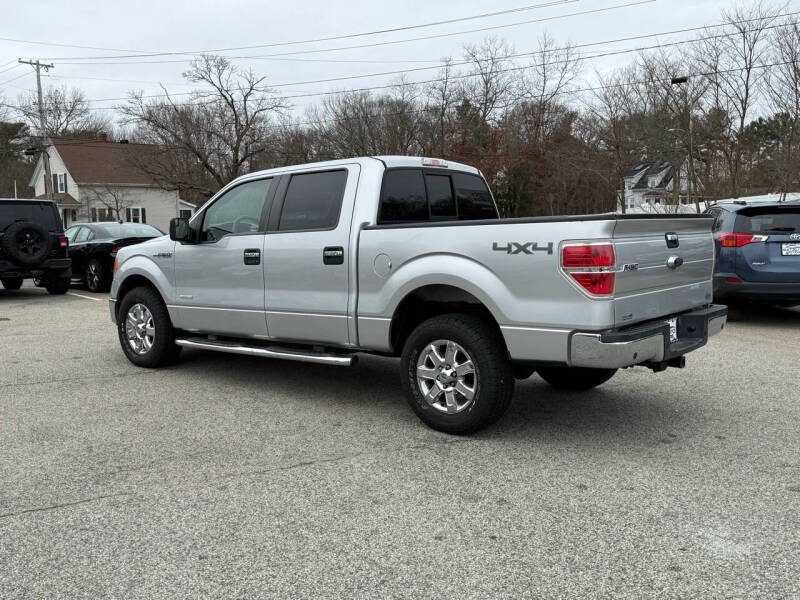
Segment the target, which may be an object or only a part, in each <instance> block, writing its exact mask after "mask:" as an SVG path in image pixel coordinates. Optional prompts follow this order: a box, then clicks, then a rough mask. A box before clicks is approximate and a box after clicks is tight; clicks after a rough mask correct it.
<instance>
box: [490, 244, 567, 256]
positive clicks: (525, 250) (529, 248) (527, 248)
mask: <svg viewBox="0 0 800 600" xmlns="http://www.w3.org/2000/svg"><path fill="white" fill-rule="evenodd" d="M492 250H494V251H496V252H505V253H506V254H533V253H534V252H547V253H548V254H552V253H553V242H548V243H547V246H541V247H540V246H539V242H508V243H506V245H505V246H501V245H500V244H498V243H497V242H493V243H492Z"/></svg>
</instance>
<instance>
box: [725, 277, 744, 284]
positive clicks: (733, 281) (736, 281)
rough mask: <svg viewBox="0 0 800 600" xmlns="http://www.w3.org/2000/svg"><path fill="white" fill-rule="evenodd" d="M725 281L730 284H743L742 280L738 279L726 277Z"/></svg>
mask: <svg viewBox="0 0 800 600" xmlns="http://www.w3.org/2000/svg"><path fill="white" fill-rule="evenodd" d="M725 281H727V282H728V283H742V280H741V279H739V278H738V277H726V278H725Z"/></svg>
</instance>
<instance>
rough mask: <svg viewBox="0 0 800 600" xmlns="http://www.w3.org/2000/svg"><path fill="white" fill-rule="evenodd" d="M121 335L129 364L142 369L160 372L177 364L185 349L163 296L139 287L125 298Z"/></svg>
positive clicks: (121, 308) (119, 322) (121, 309)
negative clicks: (159, 368)
mask: <svg viewBox="0 0 800 600" xmlns="http://www.w3.org/2000/svg"><path fill="white" fill-rule="evenodd" d="M117 334H118V336H119V343H120V345H121V346H122V351H123V352H124V353H125V356H127V357H128V360H129V361H131V362H132V363H133V364H135V365H136V366H139V367H146V368H151V369H152V368H156V367H162V366H165V365H169V364H172V363H173V362H175V360H177V358H178V355H179V354H180V352H181V347H180V346H176V345H175V332H174V330H173V328H172V321H171V320H170V318H169V312H167V307H166V305H165V304H164V301H163V300H162V299H161V296H159V295H158V292H156V291H155V290H154V289H153V288H150V287H137V288H134V289H132V290H131V291H129V292H128V293H127V294H125V296H124V297H123V298H122V301H121V302H120V305H119V312H118V313H117Z"/></svg>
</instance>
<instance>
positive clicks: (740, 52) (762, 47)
mask: <svg viewBox="0 0 800 600" xmlns="http://www.w3.org/2000/svg"><path fill="white" fill-rule="evenodd" d="M781 10H782V9H781V7H780V6H778V5H772V6H770V7H767V6H765V4H764V3H763V2H761V1H759V2H758V3H756V4H753V5H750V6H748V7H745V6H744V5H740V6H738V7H736V8H735V9H734V10H733V11H732V12H731V11H725V12H724V13H723V17H724V19H725V21H726V23H727V27H726V29H725V34H726V35H720V33H719V31H718V30H709V31H707V32H706V36H705V39H703V40H701V41H700V42H698V45H697V48H696V51H695V60H696V61H697V63H698V64H699V65H700V68H701V70H702V72H703V73H704V74H705V75H704V76H705V78H706V80H707V82H708V85H709V92H708V94H709V98H710V100H711V102H710V103H709V106H708V108H709V110H712V111H715V112H717V113H723V114H725V115H727V122H721V123H720V124H721V125H722V127H723V129H722V131H720V132H718V136H719V139H718V140H717V142H718V145H719V148H720V150H721V152H722V153H723V155H724V158H725V161H726V163H727V171H728V172H727V180H728V187H729V193H730V194H731V195H732V196H733V197H738V196H739V194H740V191H741V183H742V178H743V173H742V169H743V154H744V143H743V139H742V133H743V132H744V129H745V127H746V125H747V123H748V120H749V119H750V118H751V115H752V112H753V111H754V108H755V106H756V104H757V102H758V95H759V90H760V87H761V83H762V81H763V78H764V76H765V69H764V58H765V56H766V53H767V51H768V41H769V36H768V34H767V30H768V28H769V27H770V26H771V25H772V24H773V23H774V21H775V19H776V18H777V15H778V14H779V13H780V11H781ZM723 142H724V143H723Z"/></svg>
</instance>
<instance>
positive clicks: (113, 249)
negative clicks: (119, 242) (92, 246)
mask: <svg viewBox="0 0 800 600" xmlns="http://www.w3.org/2000/svg"><path fill="white" fill-rule="evenodd" d="M117 252H119V246H114V247H113V248H111V255H112V256H113V255H115V254H116V253H117Z"/></svg>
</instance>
